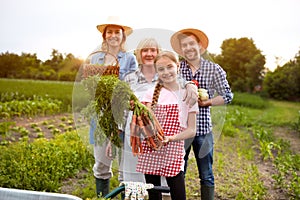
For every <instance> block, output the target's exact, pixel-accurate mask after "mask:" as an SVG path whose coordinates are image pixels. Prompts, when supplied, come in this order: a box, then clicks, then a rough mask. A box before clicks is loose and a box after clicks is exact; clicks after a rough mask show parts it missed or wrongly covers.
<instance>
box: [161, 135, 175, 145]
mask: <svg viewBox="0 0 300 200" xmlns="http://www.w3.org/2000/svg"><path fill="white" fill-rule="evenodd" d="M172 139H173V136H165V137H164V140H163V141H162V143H163V144H168V143H169V142H172V141H173V140H172Z"/></svg>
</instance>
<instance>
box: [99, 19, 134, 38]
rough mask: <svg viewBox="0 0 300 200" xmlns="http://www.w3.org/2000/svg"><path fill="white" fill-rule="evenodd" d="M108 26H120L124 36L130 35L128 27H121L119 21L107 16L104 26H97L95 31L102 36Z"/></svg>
mask: <svg viewBox="0 0 300 200" xmlns="http://www.w3.org/2000/svg"><path fill="white" fill-rule="evenodd" d="M109 25H114V26H120V27H122V29H123V30H124V32H125V34H126V35H127V36H128V35H130V34H131V33H132V28H131V27H129V26H125V25H122V22H121V19H120V18H119V17H116V16H109V17H108V18H107V22H106V23H104V24H99V25H97V29H98V30H99V31H100V32H101V33H102V34H103V32H104V30H105V27H106V26H109Z"/></svg>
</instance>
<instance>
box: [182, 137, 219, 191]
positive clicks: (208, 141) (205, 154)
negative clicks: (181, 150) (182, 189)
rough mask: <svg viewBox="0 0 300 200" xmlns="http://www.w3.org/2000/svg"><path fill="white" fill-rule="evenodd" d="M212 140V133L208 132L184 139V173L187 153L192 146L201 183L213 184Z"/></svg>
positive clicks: (186, 164)
mask: <svg viewBox="0 0 300 200" xmlns="http://www.w3.org/2000/svg"><path fill="white" fill-rule="evenodd" d="M213 140H214V139H213V134H212V132H210V133H208V134H206V135H199V136H195V138H192V139H190V140H186V141H185V149H186V150H185V153H186V154H185V156H184V160H185V163H184V173H186V170H187V166H188V158H189V154H190V151H191V147H193V151H194V154H195V158H196V162H197V167H198V173H199V178H200V184H201V185H206V186H214V184H215V180H214V175H213V170H212V165H213V144H214V141H213Z"/></svg>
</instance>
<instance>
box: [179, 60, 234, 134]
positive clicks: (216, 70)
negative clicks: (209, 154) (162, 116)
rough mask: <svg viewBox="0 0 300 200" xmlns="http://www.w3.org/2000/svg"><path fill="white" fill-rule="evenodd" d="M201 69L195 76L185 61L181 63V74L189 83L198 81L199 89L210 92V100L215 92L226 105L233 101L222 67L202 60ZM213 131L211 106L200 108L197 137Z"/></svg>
mask: <svg viewBox="0 0 300 200" xmlns="http://www.w3.org/2000/svg"><path fill="white" fill-rule="evenodd" d="M200 66H201V67H200V68H199V69H198V70H197V71H196V72H195V75H193V73H192V70H191V68H190V66H189V64H188V63H187V62H186V61H185V60H183V61H181V63H180V74H181V76H182V78H184V79H185V80H187V81H191V80H197V81H198V83H199V85H198V88H204V89H206V90H207V91H208V94H209V98H210V99H211V98H213V97H214V94H215V92H217V94H218V95H220V96H222V97H223V99H224V102H225V104H228V103H230V102H231V101H232V98H233V93H232V92H231V89H230V86H229V84H228V81H227V80H226V72H225V71H224V70H223V69H222V68H221V66H220V65H218V64H216V63H213V62H211V61H209V60H205V59H203V58H201V61H200ZM211 131H212V122H211V115H210V106H207V107H201V106H199V113H198V114H197V133H196V136H199V135H204V134H207V133H210V132H211Z"/></svg>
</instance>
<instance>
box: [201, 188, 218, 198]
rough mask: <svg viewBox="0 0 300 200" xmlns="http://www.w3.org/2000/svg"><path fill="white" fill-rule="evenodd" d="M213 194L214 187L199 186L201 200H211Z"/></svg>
mask: <svg viewBox="0 0 300 200" xmlns="http://www.w3.org/2000/svg"><path fill="white" fill-rule="evenodd" d="M214 194H215V187H214V186H207V185H201V200H213V199H214Z"/></svg>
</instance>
